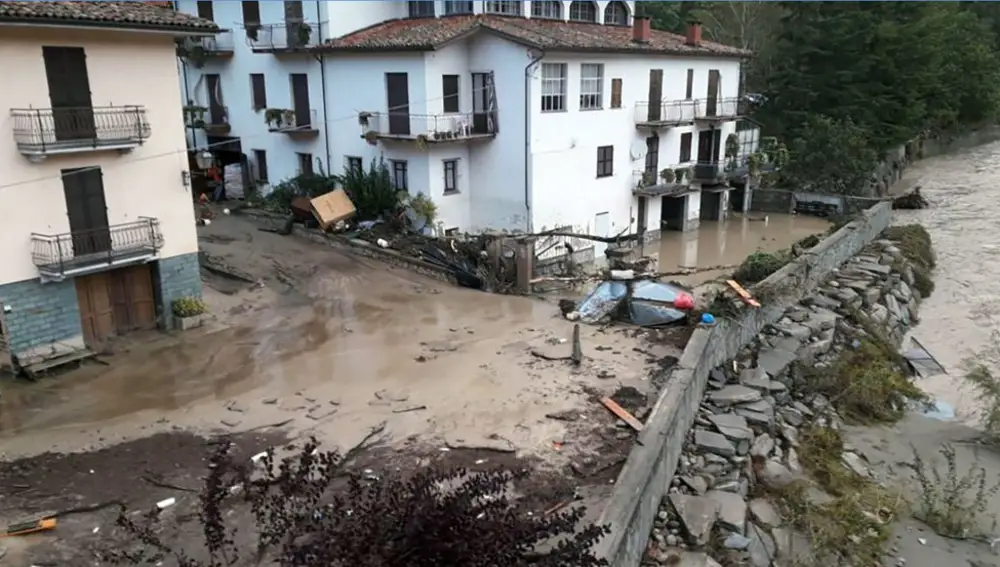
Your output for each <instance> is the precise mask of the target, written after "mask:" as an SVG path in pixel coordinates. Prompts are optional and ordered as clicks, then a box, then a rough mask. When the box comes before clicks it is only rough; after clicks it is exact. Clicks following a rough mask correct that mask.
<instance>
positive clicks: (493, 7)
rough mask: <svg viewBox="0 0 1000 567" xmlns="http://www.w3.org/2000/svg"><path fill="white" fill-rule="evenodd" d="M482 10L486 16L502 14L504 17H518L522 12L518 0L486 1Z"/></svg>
mask: <svg viewBox="0 0 1000 567" xmlns="http://www.w3.org/2000/svg"><path fill="white" fill-rule="evenodd" d="M484 8H485V9H484V10H483V11H484V12H486V13H487V14H503V15H505V16H520V15H522V14H523V13H524V12H523V11H522V10H521V2H520V0H487V1H486V6H485V7H484Z"/></svg>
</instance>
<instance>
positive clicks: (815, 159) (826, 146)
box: [776, 115, 878, 195]
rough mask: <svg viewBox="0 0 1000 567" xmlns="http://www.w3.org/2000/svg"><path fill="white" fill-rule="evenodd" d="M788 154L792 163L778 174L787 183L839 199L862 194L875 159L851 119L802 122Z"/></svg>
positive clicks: (815, 118) (864, 135) (816, 117)
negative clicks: (829, 194)
mask: <svg viewBox="0 0 1000 567" xmlns="http://www.w3.org/2000/svg"><path fill="white" fill-rule="evenodd" d="M776 151H777V150H776ZM790 151H791V153H792V154H793V155H794V156H795V159H794V160H791V161H790V162H789V163H788V164H787V165H784V164H783V167H782V169H781V173H780V175H781V176H782V178H784V180H785V181H786V183H790V184H791V185H792V186H795V187H805V188H808V189H809V190H812V191H816V192H822V193H835V194H840V195H851V194H857V193H859V192H861V191H862V189H863V188H864V187H865V186H866V183H867V182H868V179H869V177H870V176H871V172H872V166H873V165H874V163H875V162H876V160H877V158H878V154H877V153H876V152H875V151H874V150H873V149H872V148H871V147H870V146H869V143H868V138H867V132H866V131H865V130H864V129H863V128H861V127H860V126H858V125H857V124H855V123H854V122H853V121H851V120H850V119H844V120H838V119H834V118H830V117H828V116H822V115H811V116H807V117H806V118H805V122H804V123H803V124H802V126H801V128H800V129H799V130H798V131H797V134H796V137H795V138H793V139H792V141H791V150H790Z"/></svg>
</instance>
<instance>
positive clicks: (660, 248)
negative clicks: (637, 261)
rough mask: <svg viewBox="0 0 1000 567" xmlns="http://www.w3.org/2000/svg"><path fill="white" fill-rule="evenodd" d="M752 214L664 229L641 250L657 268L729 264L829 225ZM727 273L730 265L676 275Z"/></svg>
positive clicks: (691, 281)
mask: <svg viewBox="0 0 1000 567" xmlns="http://www.w3.org/2000/svg"><path fill="white" fill-rule="evenodd" d="M752 217H753V218H746V217H743V216H742V215H735V216H734V217H733V218H730V219H729V220H727V221H725V222H714V221H701V223H700V225H699V226H698V229H697V230H692V231H689V232H676V231H664V232H662V233H661V239H660V241H659V242H653V243H651V244H647V245H646V248H645V250H644V252H645V253H646V254H649V255H651V256H654V257H656V259H657V265H658V269H659V270H660V271H661V272H672V271H677V270H680V269H684V268H695V267H697V268H706V267H709V266H733V265H738V264H739V263H740V262H742V261H743V260H744V259H745V258H746V257H747V256H749V255H750V254H753V253H754V252H758V251H760V252H776V251H778V250H781V249H787V248H790V247H791V245H792V244H793V243H794V242H796V241H798V240H801V239H803V238H805V237H807V236H810V235H812V234H822V233H825V232H826V230H827V229H828V228H829V227H830V223H829V222H827V221H826V220H824V219H821V218H817V217H810V216H805V215H790V214H780V213H768V214H764V213H752ZM765 218H766V220H764V219H765ZM758 219H759V220H758ZM728 273H732V268H730V269H726V270H718V271H709V272H700V273H698V274H693V275H690V276H683V277H679V278H676V279H677V280H678V281H680V282H682V283H684V284H687V285H697V284H699V283H702V282H705V281H707V280H710V279H712V278H716V277H719V276H722V275H724V274H728Z"/></svg>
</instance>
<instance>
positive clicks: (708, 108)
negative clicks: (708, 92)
mask: <svg viewBox="0 0 1000 567" xmlns="http://www.w3.org/2000/svg"><path fill="white" fill-rule="evenodd" d="M697 103H698V104H697V105H696V108H697V109H698V115H697V119H698V120H720V121H721V120H735V119H737V118H739V117H740V116H746V115H747V109H748V104H747V101H745V100H743V99H742V98H740V97H719V98H717V99H714V100H713V99H708V98H703V99H699V100H698V101H697Z"/></svg>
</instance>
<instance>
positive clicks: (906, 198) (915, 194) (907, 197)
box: [892, 185, 931, 210]
mask: <svg viewBox="0 0 1000 567" xmlns="http://www.w3.org/2000/svg"><path fill="white" fill-rule="evenodd" d="M930 205H931V204H930V202H929V201H927V199H925V198H924V196H923V195H921V194H920V186H919V185H917V186H916V187H914V188H913V191H910V192H909V193H906V194H904V195H900V196H899V197H895V198H894V199H893V200H892V208H893V209H909V210H915V209H926V208H927V207H929V206H930Z"/></svg>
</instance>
